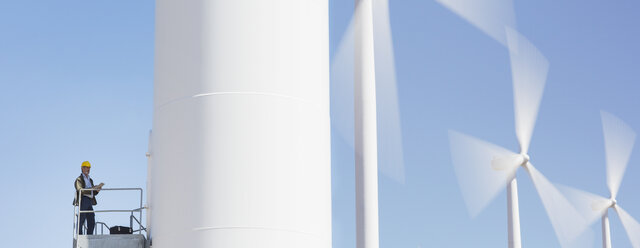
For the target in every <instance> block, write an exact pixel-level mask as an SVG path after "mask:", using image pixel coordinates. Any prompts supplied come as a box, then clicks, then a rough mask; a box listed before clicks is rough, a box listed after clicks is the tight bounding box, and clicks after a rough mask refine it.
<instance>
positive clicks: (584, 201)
mask: <svg viewBox="0 0 640 248" xmlns="http://www.w3.org/2000/svg"><path fill="white" fill-rule="evenodd" d="M600 115H601V117H602V131H603V133H604V144H605V154H606V162H607V163H606V165H607V186H608V188H609V198H605V197H601V196H598V195H595V194H591V193H587V192H584V191H581V190H577V189H573V188H569V187H563V188H561V189H563V190H564V192H565V193H566V194H567V196H568V198H569V200H571V201H572V202H573V203H574V205H575V206H576V208H577V209H578V210H579V211H581V213H583V215H584V216H585V217H586V219H587V221H588V223H589V224H593V222H595V221H596V220H598V219H601V220H602V247H604V248H611V230H610V227H609V213H608V212H609V209H614V210H615V211H616V212H617V213H618V216H619V217H620V220H621V221H622V225H623V226H624V229H625V230H626V232H627V236H628V237H629V240H630V241H631V244H632V245H633V247H634V248H640V224H639V223H638V221H636V220H635V219H634V218H633V217H631V215H629V213H627V212H626V211H625V210H624V209H622V207H620V205H618V202H617V200H616V197H617V196H618V189H619V188H620V183H621V182H622V178H623V177H624V171H625V170H626V168H627V164H628V162H629V158H630V156H631V151H632V150H633V145H634V143H635V138H636V133H635V132H634V131H633V129H631V127H629V125H627V124H626V123H625V122H624V121H622V120H621V119H619V118H618V117H616V116H614V115H612V114H610V113H607V112H604V111H601V112H600Z"/></svg>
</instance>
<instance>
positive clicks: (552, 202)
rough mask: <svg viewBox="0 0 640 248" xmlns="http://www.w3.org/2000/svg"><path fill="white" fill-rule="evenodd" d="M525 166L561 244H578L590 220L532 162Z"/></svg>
mask: <svg viewBox="0 0 640 248" xmlns="http://www.w3.org/2000/svg"><path fill="white" fill-rule="evenodd" d="M525 168H526V169H527V171H528V172H529V175H530V176H531V179H532V181H533V184H534V186H535V187H536V190H537V191H538V195H539V196H540V199H541V200H542V204H543V205H544V208H545V210H546V211H547V215H548V216H549V220H551V224H552V225H553V229H554V231H555V233H556V237H557V238H558V241H559V242H560V245H562V247H576V246H578V245H576V243H579V242H581V241H582V240H581V239H578V237H581V236H582V235H583V233H584V232H585V231H586V230H587V228H588V227H589V223H588V221H587V220H586V219H585V218H584V217H583V216H582V215H580V213H579V212H578V210H576V208H575V207H574V206H573V205H572V204H571V203H570V202H569V201H568V200H567V198H565V196H564V195H563V194H562V193H560V191H559V190H558V189H557V188H556V187H554V186H553V184H551V182H549V180H548V179H547V178H546V177H545V176H544V175H542V173H540V172H539V171H538V170H537V169H536V168H535V167H533V165H532V164H531V163H527V165H526V167H525Z"/></svg>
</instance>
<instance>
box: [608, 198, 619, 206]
mask: <svg viewBox="0 0 640 248" xmlns="http://www.w3.org/2000/svg"><path fill="white" fill-rule="evenodd" d="M616 204H618V201H616V199H611V206H609V207H615V206H616Z"/></svg>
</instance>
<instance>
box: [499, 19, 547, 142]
mask: <svg viewBox="0 0 640 248" xmlns="http://www.w3.org/2000/svg"><path fill="white" fill-rule="evenodd" d="M506 31H507V40H508V45H509V54H510V57H511V73H512V76H513V102H514V110H515V123H516V136H517V137H518V142H519V143H520V152H521V153H524V154H526V153H527V152H528V150H529V144H530V143H531V135H532V133H533V128H534V126H535V124H536V118H537V116H538V107H539V106H540V100H541V99H542V93H543V91H544V85H545V82H546V81H547V71H548V70H549V62H548V61H547V59H546V58H545V57H544V56H543V55H542V53H540V51H538V49H537V48H536V47H535V46H534V45H533V44H531V43H530V42H529V41H528V40H527V39H526V38H525V37H524V36H522V35H520V34H519V33H518V32H517V31H515V30H513V29H511V28H508V27H507V28H506Z"/></svg>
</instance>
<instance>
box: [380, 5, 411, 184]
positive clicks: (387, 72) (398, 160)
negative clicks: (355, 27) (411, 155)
mask: <svg viewBox="0 0 640 248" xmlns="http://www.w3.org/2000/svg"><path fill="white" fill-rule="evenodd" d="M373 4H374V5H373V29H374V49H375V55H374V56H375V68H376V95H377V97H376V100H377V113H378V116H377V119H378V163H379V168H380V170H381V171H382V173H383V174H384V175H386V176H389V177H390V178H392V179H394V180H395V181H397V182H399V183H404V180H405V175H404V156H403V152H402V151H403V150H402V126H401V123H400V108H399V106H398V88H397V81H396V69H395V60H394V53H393V39H392V33H391V22H390V18H389V2H388V0H373Z"/></svg>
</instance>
